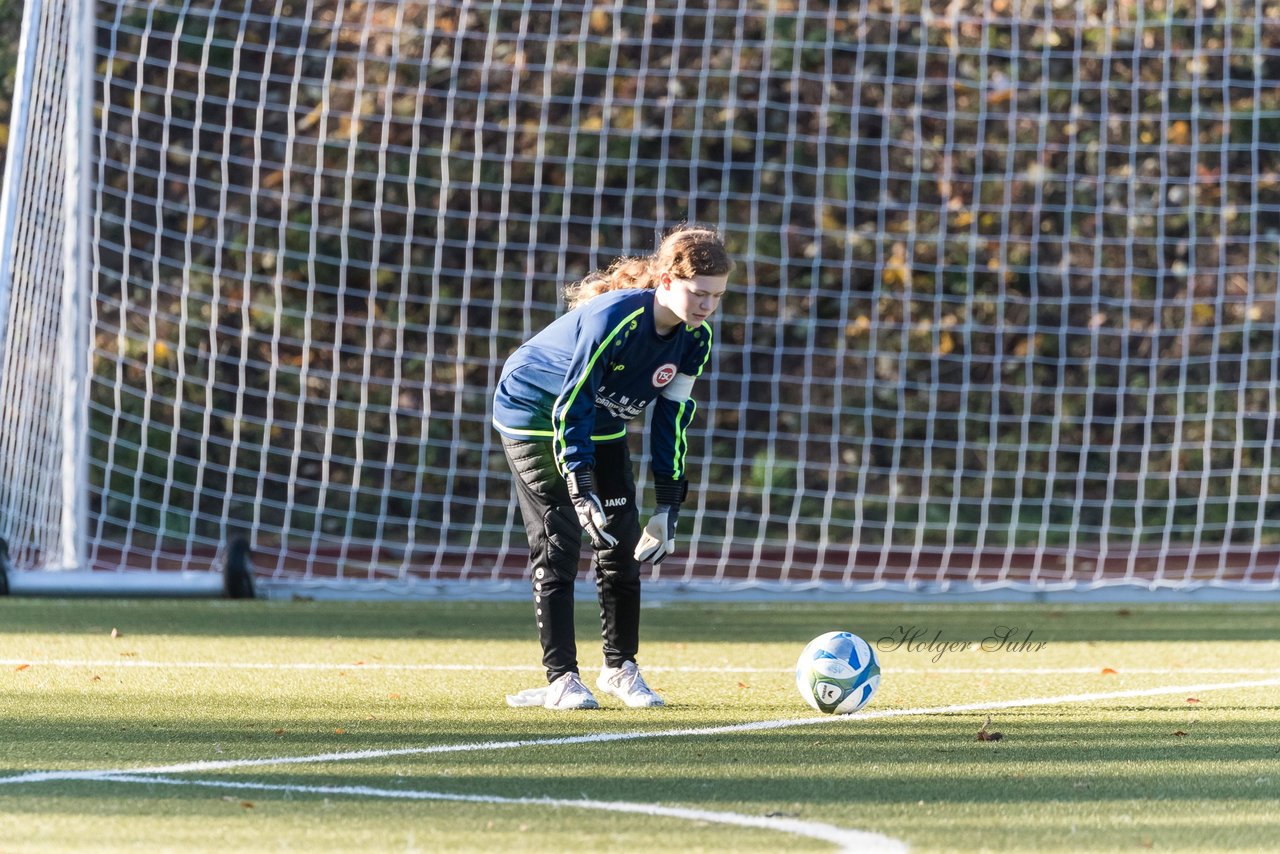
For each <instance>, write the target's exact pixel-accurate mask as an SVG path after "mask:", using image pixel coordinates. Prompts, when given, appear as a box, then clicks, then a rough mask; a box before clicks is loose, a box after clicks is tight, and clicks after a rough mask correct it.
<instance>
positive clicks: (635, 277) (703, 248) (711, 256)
mask: <svg viewBox="0 0 1280 854" xmlns="http://www.w3.org/2000/svg"><path fill="white" fill-rule="evenodd" d="M733 267H734V263H733V259H732V258H730V257H729V251H728V250H727V249H725V245H724V240H723V238H721V237H720V233H719V232H718V231H716V230H715V229H714V228H711V227H710V226H705V225H696V224H692V223H685V224H684V225H678V226H676V227H675V228H673V229H672V230H671V231H670V232H669V233H668V234H667V236H666V237H664V238H663V239H662V243H660V244H659V245H658V249H657V251H656V252H654V253H653V254H652V255H645V256H644V257H641V258H631V257H626V256H624V257H622V258H619V259H618V260H616V261H614V262H613V264H611V265H610V266H609V268H608V269H607V270H597V271H596V272H594V273H592V274H591V275H590V276H587V277H586V278H585V279H583V280H582V281H580V282H575V283H573V284H571V285H569V286H568V287H566V288H565V289H564V296H565V300H566V301H567V302H568V305H569V308H577V307H578V306H580V305H582V304H583V303H584V302H587V301H588V300H590V299H591V298H592V297H596V296H599V295H600V294H603V293H605V292H607V291H618V290H623V289H624V288H646V289H653V288H656V287H657V286H658V280H659V279H660V278H661V277H662V274H663V273H670V274H671V275H672V276H673V277H675V278H677V279H691V278H693V277H694V276H727V275H728V274H729V273H730V272H732V271H733Z"/></svg>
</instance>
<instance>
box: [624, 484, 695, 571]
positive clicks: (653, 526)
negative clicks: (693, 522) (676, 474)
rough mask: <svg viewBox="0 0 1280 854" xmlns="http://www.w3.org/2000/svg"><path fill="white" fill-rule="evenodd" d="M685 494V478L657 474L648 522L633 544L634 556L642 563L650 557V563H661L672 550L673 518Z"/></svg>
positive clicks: (673, 543) (674, 538)
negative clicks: (677, 478) (634, 544)
mask: <svg viewBox="0 0 1280 854" xmlns="http://www.w3.org/2000/svg"><path fill="white" fill-rule="evenodd" d="M688 494H689V481H687V480H684V479H683V478H681V479H680V480H667V479H665V478H658V479H657V480H656V481H655V482H654V484H653V497H654V499H655V501H654V508H653V515H652V516H651V517H649V523H648V524H647V525H645V526H644V531H643V532H642V533H641V534H640V542H639V544H638V545H637V546H636V560H638V561H640V562H641V563H644V562H645V561H652V562H653V565H654V566H657V565H658V564H660V563H662V560H663V558H668V557H670V556H671V555H672V553H673V552H675V550H676V520H677V519H678V518H679V516H680V505H681V504H683V503H684V499H685V496H687V495H688Z"/></svg>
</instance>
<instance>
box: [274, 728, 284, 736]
mask: <svg viewBox="0 0 1280 854" xmlns="http://www.w3.org/2000/svg"><path fill="white" fill-rule="evenodd" d="M275 733H276V735H284V730H282V729H278V730H276V731H275Z"/></svg>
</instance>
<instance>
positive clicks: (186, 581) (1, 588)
mask: <svg viewBox="0 0 1280 854" xmlns="http://www.w3.org/2000/svg"><path fill="white" fill-rule="evenodd" d="M257 595H258V594H257V589H256V586H255V584H254V578H253V561H252V558H251V554H250V551H249V545H248V543H247V542H246V541H244V540H242V539H236V540H232V541H231V542H230V543H229V544H228V546H227V552H226V558H225V560H224V561H223V565H222V572H209V571H198V572H191V571H183V570H160V571H147V570H127V569H126V570H121V571H118V572H112V571H93V570H84V569H75V568H68V569H14V567H13V565H12V564H11V563H10V561H9V546H8V543H6V542H5V541H4V540H3V539H0V596H51V597H67V598H75V597H98V598H121V599H129V598H144V597H168V598H180V599H204V598H216V597H224V598H228V599H253V598H255V597H256V596H257Z"/></svg>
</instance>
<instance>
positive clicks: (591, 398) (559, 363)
mask: <svg viewBox="0 0 1280 854" xmlns="http://www.w3.org/2000/svg"><path fill="white" fill-rule="evenodd" d="M653 312H654V292H653V291H652V290H640V289H623V290H618V291H608V292H606V293H603V294H600V295H598V296H596V297H593V298H592V299H590V300H588V301H587V302H586V303H583V304H582V305H580V306H578V307H577V308H575V309H574V310H573V311H570V312H568V313H567V314H564V315H562V316H561V317H559V318H557V319H556V320H555V321H553V322H552V323H551V324H549V325H548V326H547V327H546V328H545V329H543V330H542V331H541V332H539V333H538V334H537V335H534V336H533V337H532V338H530V339H529V340H528V341H526V342H525V343H524V344H522V345H521V346H520V347H519V349H517V350H516V351H515V352H514V353H512V354H511V357H510V358H508V359H507V362H506V364H505V365H504V366H503V369H502V376H501V378H500V379H499V381H498V390H497V393H496V395H495V396H494V401H493V424H494V426H495V427H497V428H498V431H499V432H500V433H502V434H503V435H504V436H509V437H511V438H514V439H524V440H526V441H528V440H534V441H536V440H540V439H548V440H550V441H551V442H552V444H553V446H554V451H555V455H556V463H557V465H558V466H559V468H560V472H561V473H562V474H564V473H566V472H570V471H576V470H578V469H580V468H594V466H595V443H597V442H615V441H621V440H624V439H625V438H626V435H627V426H626V425H627V422H628V421H631V420H632V419H633V418H635V417H636V416H638V415H640V414H642V413H643V412H644V411H645V409H646V408H648V406H649V405H650V404H651V403H654V401H657V403H656V405H655V407H654V412H653V419H652V422H651V424H650V434H649V450H650V455H651V458H652V460H651V462H652V466H653V473H654V477H655V483H661V482H662V481H667V482H671V481H677V482H679V481H681V480H682V479H683V478H684V476H685V471H684V460H685V453H686V451H687V450H688V440H687V438H686V436H685V431H687V430H688V428H689V424H690V422H692V420H693V416H694V412H695V411H696V409H697V406H696V405H695V404H694V402H693V400H692V398H690V397H689V391H690V389H691V388H692V386H693V380H694V379H695V378H697V377H698V376H699V375H701V373H702V371H703V369H705V368H706V366H707V363H708V361H709V360H710V357H711V327H710V326H708V325H707V324H706V323H703V324H701V325H700V326H697V327H690V326H685V325H683V324H682V325H680V326H677V327H676V329H675V330H674V331H673V332H671V333H670V334H668V335H667V336H666V337H663V336H660V335H658V331H657V328H656V327H655V326H654V320H653Z"/></svg>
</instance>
